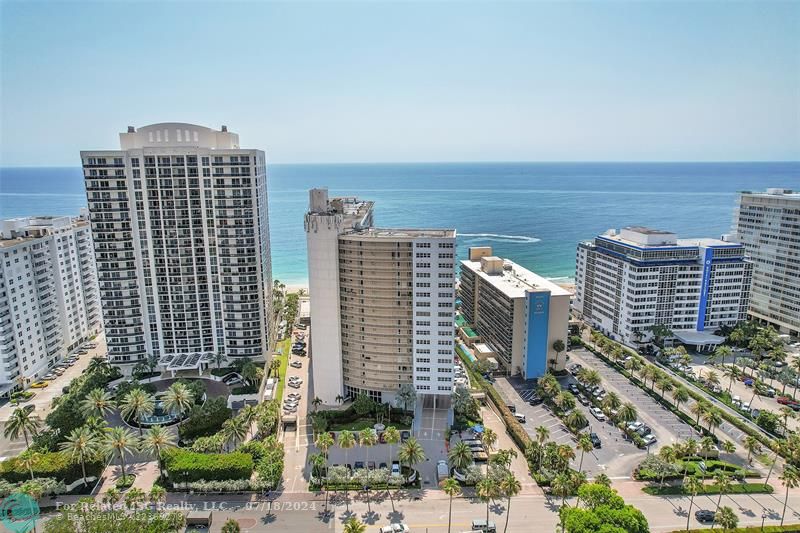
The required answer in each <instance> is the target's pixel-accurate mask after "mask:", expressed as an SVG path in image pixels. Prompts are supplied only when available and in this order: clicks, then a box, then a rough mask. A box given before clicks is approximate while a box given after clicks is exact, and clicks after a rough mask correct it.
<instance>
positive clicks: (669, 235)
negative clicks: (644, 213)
mask: <svg viewBox="0 0 800 533" xmlns="http://www.w3.org/2000/svg"><path fill="white" fill-rule="evenodd" d="M599 237H600V238H601V239H605V240H610V241H615V242H618V243H620V244H625V245H629V246H634V247H636V248H665V247H671V246H674V247H681V248H686V247H701V246H702V247H733V246H742V245H741V244H738V243H735V242H729V241H724V240H722V239H715V238H711V237H690V238H685V239H679V238H678V236H677V235H676V234H675V233H673V232H671V231H664V230H659V229H653V228H648V227H644V226H627V227H625V228H622V229H621V230H619V231H617V230H614V229H611V230H608V231H607V232H605V233H604V234H602V235H600V236H599Z"/></svg>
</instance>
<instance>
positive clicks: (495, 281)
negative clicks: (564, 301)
mask: <svg viewBox="0 0 800 533" xmlns="http://www.w3.org/2000/svg"><path fill="white" fill-rule="evenodd" d="M461 264H462V266H465V267H467V268H469V269H470V270H472V271H473V272H475V274H476V275H478V276H480V277H481V278H482V279H483V280H485V281H486V282H488V283H490V284H491V285H493V286H494V287H495V288H497V289H498V290H499V291H501V292H502V293H503V294H505V295H506V296H508V297H509V298H523V297H525V296H526V295H527V293H528V292H535V291H543V290H547V291H550V294H551V295H553V296H569V295H570V292H569V291H567V290H566V289H564V288H563V287H561V286H559V285H558V284H556V283H554V282H552V281H550V280H549V279H547V278H544V277H542V276H540V275H539V274H536V273H535V272H531V271H530V270H528V269H527V268H525V267H522V266H520V265H518V264H517V263H515V262H513V261H511V260H509V259H501V258H500V257H496V256H485V255H484V256H482V257H481V258H480V259H478V260H477V261H471V260H469V259H465V260H463V261H461ZM484 265H493V266H494V265H497V266H501V268H494V267H493V268H491V269H490V270H489V272H485V271H484Z"/></svg>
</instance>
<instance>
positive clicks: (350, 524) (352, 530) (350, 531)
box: [343, 516, 367, 533]
mask: <svg viewBox="0 0 800 533" xmlns="http://www.w3.org/2000/svg"><path fill="white" fill-rule="evenodd" d="M366 530H367V526H366V525H365V524H362V523H361V521H360V520H359V519H358V518H356V517H355V516H351V517H350V518H348V519H347V521H346V522H345V523H344V531H343V533H364V532H365V531H366Z"/></svg>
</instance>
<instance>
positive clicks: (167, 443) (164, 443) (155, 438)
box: [142, 426, 175, 479]
mask: <svg viewBox="0 0 800 533" xmlns="http://www.w3.org/2000/svg"><path fill="white" fill-rule="evenodd" d="M174 447H175V437H174V436H173V435H172V433H171V432H170V431H169V430H167V429H164V428H163V427H161V426H153V427H151V428H150V429H148V430H147V433H145V436H144V439H142V448H143V449H144V450H145V451H147V452H148V453H150V454H151V455H153V457H155V459H156V461H158V471H159V473H160V474H161V478H162V479H163V478H164V465H163V464H162V462H161V452H163V451H164V450H168V449H170V448H174Z"/></svg>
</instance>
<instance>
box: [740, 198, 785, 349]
mask: <svg viewBox="0 0 800 533" xmlns="http://www.w3.org/2000/svg"><path fill="white" fill-rule="evenodd" d="M735 213H736V214H735V217H734V222H733V230H734V232H735V233H736V237H735V238H736V239H737V240H738V241H739V242H741V243H742V244H744V247H745V249H746V250H747V253H748V255H749V256H750V258H751V259H752V261H753V265H754V270H753V291H752V296H751V298H750V315H751V316H752V317H753V318H755V319H757V320H759V321H761V322H762V323H766V324H771V325H772V326H774V327H775V328H776V329H778V330H780V331H781V332H782V333H790V334H793V335H795V336H800V192H793V191H791V190H787V189H767V191H766V192H743V193H742V194H741V196H740V198H739V206H738V207H737V209H736V212H735Z"/></svg>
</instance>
